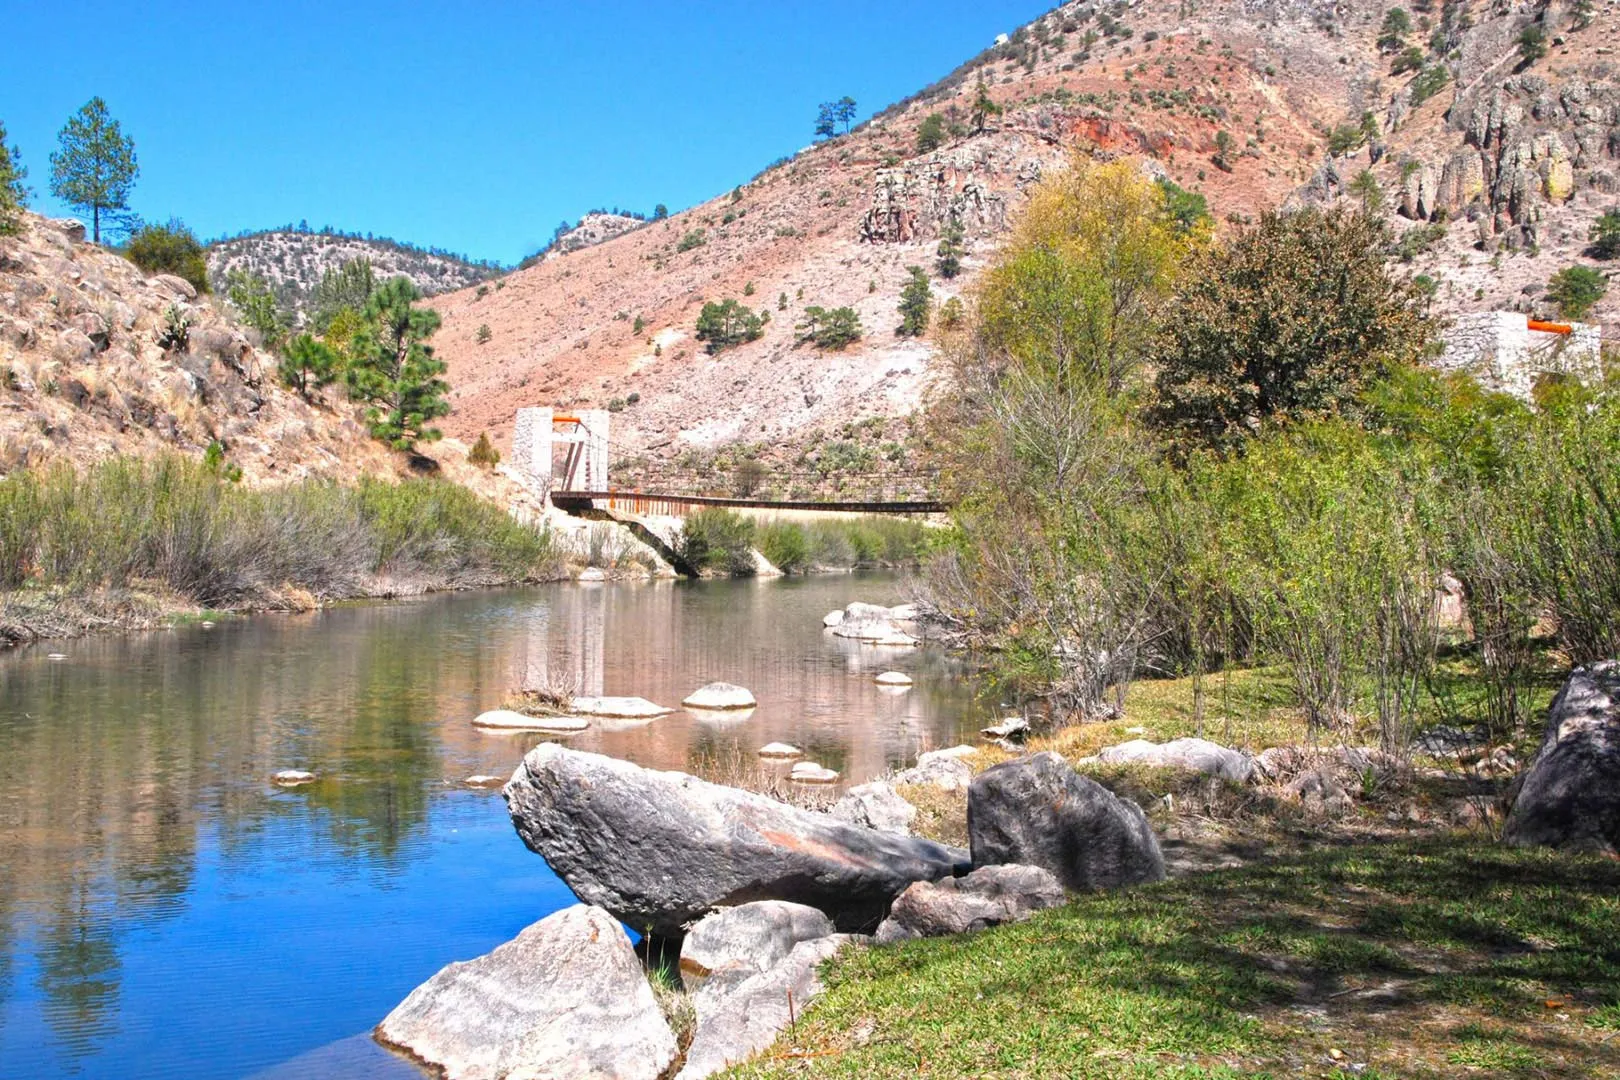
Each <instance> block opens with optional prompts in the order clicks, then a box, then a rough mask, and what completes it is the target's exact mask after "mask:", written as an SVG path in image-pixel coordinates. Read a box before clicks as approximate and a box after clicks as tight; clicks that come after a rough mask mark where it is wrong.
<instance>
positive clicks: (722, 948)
mask: <svg viewBox="0 0 1620 1080" xmlns="http://www.w3.org/2000/svg"><path fill="white" fill-rule="evenodd" d="M836 932H837V931H836V930H835V928H834V927H833V924H832V920H831V919H829V918H827V916H826V915H824V914H822V913H821V912H820V911H818V910H816V909H815V908H813V907H809V906H807V905H805V904H794V903H791V902H789V901H786V900H756V901H754V902H753V903H751V904H741V905H738V906H737V907H734V908H725V909H723V910H721V911H717V912H715V913H714V914H713V915H709V916H706V917H704V918H703V919H700V920H699V921H698V923H697V925H696V926H694V927H692V929H691V932H690V933H688V934H687V935H686V940H684V941H682V942H681V982H682V983H683V984H684V985H685V987H686V991H687V993H689V994H693V995H696V994H698V993H699V992H700V991H701V990H702V988H703V987H704V986H705V985H706V984H707V983H708V981H709V980H710V979H711V978H717V979H719V980H721V982H720V983H717V984H716V987H717V988H718V987H719V986H720V985H722V984H724V983H725V982H726V981H727V980H730V981H731V982H733V983H735V982H741V981H742V980H743V979H746V978H749V977H751V976H753V975H757V974H759V973H760V972H762V971H765V970H767V969H769V968H771V967H774V966H775V965H776V963H777V962H778V961H780V960H782V959H783V958H784V957H785V956H787V954H788V953H790V952H792V951H793V948H794V946H796V945H798V944H799V943H800V942H801V941H814V940H815V939H817V938H824V937H827V936H828V935H829V934H833V933H836Z"/></svg>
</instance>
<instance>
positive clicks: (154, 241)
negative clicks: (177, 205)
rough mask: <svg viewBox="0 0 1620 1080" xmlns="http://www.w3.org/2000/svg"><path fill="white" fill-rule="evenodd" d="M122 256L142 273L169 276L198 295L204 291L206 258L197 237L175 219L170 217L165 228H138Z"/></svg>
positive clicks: (159, 226)
mask: <svg viewBox="0 0 1620 1080" xmlns="http://www.w3.org/2000/svg"><path fill="white" fill-rule="evenodd" d="M124 254H125V255H126V256H128V257H129V261H130V262H132V263H134V264H135V265H136V266H138V267H140V268H141V271H142V272H143V273H146V274H173V275H175V276H176V277H180V278H184V279H185V280H186V281H188V282H190V283H191V285H192V287H193V288H195V289H196V290H197V291H198V292H200V293H205V292H207V291H208V258H207V256H206V254H205V253H204V251H203V246H202V244H201V243H200V242H199V241H198V239H197V235H196V234H195V233H193V232H192V231H191V230H190V229H188V228H187V227H186V225H185V222H183V221H181V220H179V219H178V218H170V219H169V223H168V224H167V225H143V226H141V228H139V229H137V230H136V231H135V233H134V235H132V236H131V237H130V238H129V245H128V246H127V247H126V248H125V249H124Z"/></svg>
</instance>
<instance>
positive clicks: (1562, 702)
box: [1503, 660, 1620, 855]
mask: <svg viewBox="0 0 1620 1080" xmlns="http://www.w3.org/2000/svg"><path fill="white" fill-rule="evenodd" d="M1503 839H1505V840H1506V841H1507V842H1508V843H1510V844H1517V845H1520V846H1532V845H1544V846H1547V847H1557V848H1571V849H1575V850H1579V851H1600V852H1604V853H1606V854H1609V855H1620V663H1617V662H1615V661H1613V660H1605V661H1602V662H1601V663H1597V664H1589V665H1587V666H1586V667H1579V668H1576V669H1575V670H1574V671H1572V672H1571V673H1570V676H1569V679H1568V680H1567V681H1566V682H1565V683H1564V687H1563V689H1562V690H1560V691H1559V692H1558V696H1557V697H1556V698H1554V699H1553V703H1552V708H1551V709H1549V710H1548V713H1547V728H1546V731H1545V733H1544V734H1543V735H1542V737H1541V748H1540V749H1539V750H1537V751H1536V756H1535V757H1534V758H1533V759H1531V761H1530V767H1529V768H1528V769H1527V770H1525V774H1524V778H1523V781H1522V782H1521V784H1520V786H1519V793H1518V797H1517V798H1516V799H1515V800H1514V802H1513V807H1512V809H1511V810H1510V811H1509V813H1508V818H1507V824H1506V827H1505V828H1504V830H1503Z"/></svg>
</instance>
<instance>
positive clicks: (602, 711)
mask: <svg viewBox="0 0 1620 1080" xmlns="http://www.w3.org/2000/svg"><path fill="white" fill-rule="evenodd" d="M568 708H569V710H570V711H572V712H575V713H577V714H579V715H580V716H605V717H608V718H609V719H618V720H656V719H657V718H658V717H660V716H667V715H668V714H670V713H672V712H674V711H675V710H674V709H666V708H665V707H664V706H662V705H656V704H654V703H653V702H651V701H648V700H647V699H646V698H643V697H577V698H574V699H573V700H572V701H571V702H569V703H568Z"/></svg>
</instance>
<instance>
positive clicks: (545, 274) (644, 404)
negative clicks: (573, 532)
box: [433, 0, 1620, 456]
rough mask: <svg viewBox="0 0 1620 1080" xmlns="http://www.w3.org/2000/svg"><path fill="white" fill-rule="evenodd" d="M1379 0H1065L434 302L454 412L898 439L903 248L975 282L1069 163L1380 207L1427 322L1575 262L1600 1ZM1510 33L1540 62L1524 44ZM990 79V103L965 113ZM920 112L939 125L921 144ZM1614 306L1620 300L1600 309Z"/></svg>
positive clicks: (648, 433)
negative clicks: (1002, 34) (959, 228)
mask: <svg viewBox="0 0 1620 1080" xmlns="http://www.w3.org/2000/svg"><path fill="white" fill-rule="evenodd" d="M1389 6H1390V5H1387V4H1384V3H1373V2H1371V0H1347V2H1343V3H1336V4H1335V3H1324V2H1316V0H1214V2H1210V3H1206V4H1201V5H1196V6H1194V5H1188V4H1185V3H1182V2H1179V0H1175V2H1172V0H1142V2H1140V3H1136V4H1114V5H1109V6H1099V5H1098V4H1096V3H1091V2H1085V3H1071V4H1066V5H1064V6H1062V7H1060V8H1058V9H1056V10H1054V11H1053V12H1051V13H1049V14H1048V15H1046V16H1044V17H1043V18H1042V19H1040V20H1037V21H1036V22H1035V23H1033V24H1031V25H1030V26H1028V27H1024V28H1021V29H1019V30H1018V31H1017V32H1016V33H1014V34H1012V35H1011V38H1010V40H1009V41H1007V42H1005V43H1004V44H1000V45H998V46H995V47H993V48H991V49H989V50H987V51H986V52H985V53H983V54H981V55H980V56H978V57H975V58H973V59H972V60H970V61H969V62H967V63H966V64H964V65H963V66H962V67H961V68H959V69H958V70H957V71H956V72H953V73H952V74H951V75H950V76H948V77H947V78H946V79H944V80H942V81H941V82H940V83H938V84H936V85H935V86H932V87H929V88H928V89H926V90H924V91H923V92H921V93H920V94H918V95H917V96H916V97H914V98H912V99H910V100H908V101H906V102H902V103H900V104H899V105H897V106H895V107H893V108H890V109H888V110H886V111H885V112H884V113H882V114H880V115H879V116H877V117H876V118H874V119H873V120H872V121H871V122H869V123H867V124H865V125H863V126H861V127H860V128H858V129H856V130H855V132H854V133H852V134H850V135H847V136H844V137H841V138H837V139H834V140H831V141H829V142H826V143H823V144H820V145H818V146H816V147H814V148H812V149H810V150H807V151H804V152H802V153H800V154H798V155H796V156H794V157H793V158H791V159H789V160H786V161H784V162H780V163H777V164H776V165H773V166H772V167H770V168H768V169H766V170H765V171H764V172H762V173H760V174H759V175H758V176H756V177H754V178H753V179H752V180H749V181H747V182H745V183H743V184H742V185H741V186H740V187H738V188H737V189H736V190H735V191H733V192H729V193H728V194H726V195H723V196H721V197H719V198H716V199H714V200H711V201H710V202H708V203H704V204H702V205H700V206H696V207H693V208H691V209H689V210H686V211H684V212H682V213H679V214H676V215H674V216H673V217H670V218H668V219H666V220H662V221H659V222H656V223H653V224H651V225H648V226H647V227H645V228H641V229H637V230H634V231H632V232H629V233H627V234H625V235H623V236H619V237H616V238H614V239H610V240H608V241H606V242H603V243H599V244H595V245H594V246H590V247H588V248H585V249H583V250H580V251H576V252H574V253H572V254H568V255H566V256H563V257H560V258H553V259H548V260H546V261H544V262H543V263H541V264H539V265H535V266H532V267H530V268H528V269H525V270H523V271H520V272H518V273H515V274H513V275H511V276H509V277H508V278H506V279H505V280H504V283H503V287H502V288H501V289H500V290H496V291H488V292H486V294H485V295H482V296H480V295H478V294H477V293H476V292H475V291H470V290H463V291H460V292H456V293H452V294H449V295H445V296H442V297H439V298H438V299H437V300H435V301H434V302H433V303H434V306H435V307H436V308H437V309H438V310H439V311H441V312H442V314H443V315H444V319H445V323H444V329H443V330H442V331H441V335H440V354H441V355H442V356H444V357H445V358H446V359H448V360H449V362H450V368H451V376H450V378H451V382H452V385H453V386H454V387H455V388H456V389H455V398H454V402H455V406H456V412H455V414H454V415H453V416H452V417H451V418H450V420H449V427H450V429H451V430H453V431H456V432H457V433H458V434H462V435H465V436H469V437H470V436H472V435H475V434H476V433H477V432H478V431H480V430H484V429H488V430H490V431H492V432H494V433H497V434H498V435H500V436H502V438H503V439H504V438H505V437H507V436H508V435H509V432H510V426H511V422H512V417H513V413H514V410H515V409H516V408H517V407H518V406H520V405H523V404H529V403H534V404H545V403H552V404H564V405H565V404H574V403H591V404H597V405H606V406H608V407H610V408H614V409H616V410H617V413H616V418H615V423H616V424H617V427H616V430H615V433H614V439H615V442H616V444H617V447H616V449H617V450H618V451H619V452H620V453H624V452H631V451H636V450H642V451H646V452H647V453H649V454H650V455H653V456H674V455H677V454H680V453H682V452H684V451H687V450H690V449H694V448H695V449H713V448H716V447H724V446H727V445H735V444H739V443H741V444H764V445H766V446H770V445H780V444H785V443H794V444H799V445H801V446H802V445H803V444H805V443H807V442H813V441H814V439H815V438H816V435H815V433H816V432H825V433H835V434H836V433H848V432H850V431H851V430H878V431H881V432H882V433H883V435H882V437H883V438H886V439H893V438H896V437H897V435H896V432H895V430H894V427H895V425H894V423H893V422H892V418H894V417H900V416H904V415H906V414H907V413H909V412H911V411H912V410H914V409H915V408H916V407H917V405H918V403H919V402H920V401H921V400H922V398H923V396H924V394H925V393H926V389H927V386H928V384H929V379H930V371H931V365H932V363H933V360H934V357H935V354H936V346H935V344H934V343H933V342H931V341H929V340H927V339H924V340H912V339H904V338H898V337H896V336H895V333H894V331H895V327H896V325H897V324H898V321H899V318H898V315H897V313H896V310H895V308H896V302H897V299H898V294H899V290H900V288H901V286H902V284H903V283H904V280H905V277H906V267H907V266H911V265H917V266H922V267H924V268H925V269H928V270H929V271H930V273H931V275H932V276H933V277H934V282H933V285H934V289H935V296H936V300H939V301H943V300H944V299H946V298H948V297H950V296H952V295H957V294H960V293H962V292H963V291H964V290H967V289H970V288H971V287H972V283H973V281H974V278H975V276H976V274H977V272H978V271H979V270H980V269H981V268H982V266H983V265H984V262H985V259H986V257H987V256H988V255H990V254H991V253H992V252H993V251H994V249H995V247H996V245H997V243H998V241H999V238H1000V237H1001V236H1002V235H1003V232H1004V230H1005V228H1006V226H1007V222H1008V220H1009V216H1010V215H1011V214H1012V213H1014V212H1015V210H1016V208H1017V206H1018V205H1019V203H1020V201H1021V198H1022V195H1023V193H1024V192H1025V190H1026V189H1027V188H1028V187H1029V185H1030V184H1031V183H1033V182H1034V181H1035V180H1037V179H1038V178H1039V177H1040V176H1041V174H1042V173H1043V171H1045V170H1047V169H1050V168H1052V167H1053V166H1055V165H1059V164H1061V163H1062V162H1063V161H1065V160H1066V159H1067V158H1068V157H1069V155H1071V154H1072V153H1075V152H1080V153H1084V154H1089V155H1093V156H1096V157H1099V158H1113V157H1119V156H1128V157H1131V158H1133V159H1136V160H1139V161H1140V162H1141V163H1142V167H1143V168H1144V170H1146V171H1148V172H1149V173H1151V174H1155V175H1158V176H1163V177H1166V178H1168V179H1171V180H1173V181H1174V182H1176V183H1178V184H1180V185H1182V186H1183V187H1186V188H1189V189H1193V190H1196V191H1198V192H1200V193H1202V194H1203V195H1205V196H1206V197H1207V199H1208V200H1209V205H1210V207H1211V210H1212V212H1213V213H1214V214H1215V216H1216V218H1217V221H1218V222H1219V224H1220V226H1221V227H1222V228H1230V227H1232V224H1233V223H1235V222H1242V221H1245V220H1249V219H1251V218H1253V217H1254V216H1255V215H1257V214H1258V213H1259V212H1261V211H1262V210H1264V209H1266V208H1270V207H1274V206H1279V205H1284V204H1288V203H1297V202H1299V201H1302V200H1317V201H1325V202H1332V201H1339V200H1350V199H1355V200H1359V201H1365V200H1372V201H1373V202H1374V203H1378V204H1381V206H1382V212H1384V213H1387V214H1389V215H1390V216H1391V219H1392V221H1394V223H1395V225H1396V227H1397V229H1398V230H1399V231H1400V232H1401V234H1402V245H1401V249H1402V257H1404V258H1406V259H1408V260H1409V265H1410V269H1411V272H1412V273H1414V274H1417V273H1423V274H1427V275H1428V276H1429V277H1430V278H1431V279H1432V280H1433V281H1434V282H1435V284H1436V288H1437V290H1438V296H1439V299H1440V302H1441V310H1442V311H1443V312H1461V311H1467V310H1478V309H1485V308H1496V307H1512V306H1514V305H1516V304H1525V303H1529V302H1530V297H1531V296H1532V295H1533V294H1534V293H1535V291H1536V290H1537V289H1538V288H1539V286H1540V284H1541V283H1544V282H1545V281H1546V280H1547V279H1548V278H1549V277H1550V276H1551V275H1552V274H1553V273H1554V272H1555V271H1556V270H1558V269H1560V268H1562V267H1563V266H1565V265H1568V264H1569V263H1570V262H1574V261H1583V260H1584V256H1582V254H1581V249H1582V247H1583V245H1584V243H1585V235H1586V232H1587V230H1588V228H1589V226H1590V222H1591V221H1592V219H1593V218H1594V217H1595V216H1596V215H1597V214H1598V213H1600V212H1601V211H1602V210H1603V209H1607V208H1609V207H1611V206H1613V205H1615V203H1616V202H1617V200H1616V198H1615V197H1614V193H1615V190H1616V188H1615V179H1614V178H1615V176H1616V174H1617V172H1620V112H1617V111H1616V102H1617V100H1620V98H1617V95H1620V82H1617V80H1616V73H1615V68H1614V66H1613V62H1612V52H1613V48H1614V46H1613V45H1612V42H1614V41H1616V40H1620V12H1617V10H1616V6H1615V4H1614V3H1613V0H1607V2H1606V3H1605V2H1603V0H1599V3H1598V6H1595V7H1589V10H1588V12H1587V15H1585V16H1582V15H1581V14H1580V13H1579V12H1576V11H1573V10H1572V9H1569V8H1564V7H1557V8H1545V7H1539V6H1533V5H1529V4H1520V3H1514V2H1503V3H1496V4H1494V5H1488V4H1482V3H1477V2H1464V3H1457V4H1451V5H1447V6H1445V7H1443V8H1442V7H1440V6H1438V5H1435V4H1432V3H1429V2H1428V0H1425V3H1424V7H1423V8H1417V9H1414V10H1412V11H1410V12H1409V13H1408V20H1407V21H1408V23H1409V26H1408V27H1407V29H1406V30H1405V31H1404V32H1403V33H1402V34H1399V35H1397V38H1398V40H1390V38H1389V35H1388V34H1387V33H1385V32H1384V22H1385V19H1386V13H1387V10H1388V7H1389ZM1583 18H1589V19H1590V21H1589V23H1588V24H1587V25H1584V26H1580V25H1578V24H1579V23H1580V22H1581V21H1582V19H1583ZM1527 27H1535V28H1538V29H1541V30H1542V31H1543V33H1544V35H1545V40H1546V43H1547V46H1548V52H1547V54H1546V55H1545V56H1541V57H1530V58H1529V59H1528V61H1527V60H1526V57H1525V54H1524V51H1523V50H1521V47H1520V46H1519V44H1518V39H1519V37H1520V35H1521V33H1522V32H1523V31H1524V30H1525V29H1526V28H1527ZM1381 38H1383V39H1384V40H1383V41H1382V43H1381V42H1380V39H1381ZM1395 68H1403V69H1404V70H1402V71H1401V72H1400V74H1392V73H1391V72H1392V70H1393V69H1395ZM981 77H982V78H983V79H984V80H985V82H986V84H987V85H988V87H989V91H990V94H991V96H992V97H993V98H994V99H995V100H996V102H997V103H998V104H1000V105H1001V106H1002V108H1003V109H1004V112H1003V114H1002V115H1000V116H996V117H993V118H992V119H991V120H990V121H989V123H988V124H987V125H986V126H985V128H984V130H982V131H978V130H974V125H973V124H972V123H971V112H972V102H973V100H974V98H975V96H976V87H977V83H978V80H979V79H980V78H981ZM936 114H937V115H938V117H939V121H938V122H937V123H938V128H939V141H938V143H937V145H932V146H930V147H929V148H927V149H922V148H921V147H920V145H919V135H920V131H921V129H922V127H923V125H924V122H925V120H926V119H927V118H928V117H929V116H931V115H936ZM1368 114H1370V119H1368ZM1364 170H1366V171H1368V172H1369V173H1370V178H1371V181H1372V183H1371V185H1369V182H1368V180H1366V179H1362V180H1359V181H1358V180H1357V177H1358V176H1359V175H1360V174H1361V173H1362V172H1363V171H1364ZM953 218H954V219H955V220H957V221H959V222H960V223H961V224H962V225H963V227H964V231H965V234H966V235H965V239H966V245H967V256H966V258H965V260H964V265H965V270H964V272H963V273H962V274H961V275H960V276H958V277H956V278H955V279H953V280H949V281H947V280H943V279H941V278H939V277H938V275H937V274H934V273H933V270H934V265H935V251H936V247H937V244H938V241H939V237H940V231H941V228H942V226H943V225H944V224H945V223H946V222H948V221H949V220H951V219H953ZM1527 290H1528V291H1527ZM724 298H735V299H738V300H740V301H741V302H742V303H744V304H747V305H748V306H749V307H751V308H753V309H755V310H763V311H765V312H767V313H768V314H769V315H770V322H769V324H768V325H767V326H766V327H765V332H764V334H763V336H762V337H761V338H759V339H758V340H756V341H753V342H751V343H748V344H745V345H742V346H740V347H737V348H734V349H729V350H727V351H725V352H723V353H721V354H720V355H719V356H713V357H711V356H709V355H707V354H706V353H705V351H704V349H703V347H702V343H700V342H698V341H696V340H695V339H694V324H695V322H696V319H697V315H698V311H699V309H700V308H701V307H702V305H703V303H704V302H705V301H709V300H720V299H724ZM812 305H815V306H820V307H823V308H833V307H839V306H843V305H849V306H852V307H854V308H855V309H856V310H857V311H858V312H859V314H860V319H861V323H862V326H863V327H864V330H865V336H864V337H863V338H862V340H861V341H859V342H857V343H855V344H853V345H850V346H849V347H847V348H845V349H844V350H842V351H837V352H823V351H819V350H817V349H815V348H814V347H812V346H810V345H807V344H796V337H797V335H796V333H795V330H794V326H795V324H796V323H798V322H800V321H801V320H802V318H803V313H804V311H805V309H806V308H807V307H809V306H812ZM1617 312H1620V289H1616V290H1613V291H1612V292H1611V295H1610V297H1609V298H1608V299H1606V300H1605V301H1604V304H1603V305H1600V307H1599V308H1598V309H1597V311H1596V313H1595V314H1596V317H1598V318H1600V319H1605V320H1611V321H1612V320H1614V319H1615V317H1616V313H1617Z"/></svg>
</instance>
